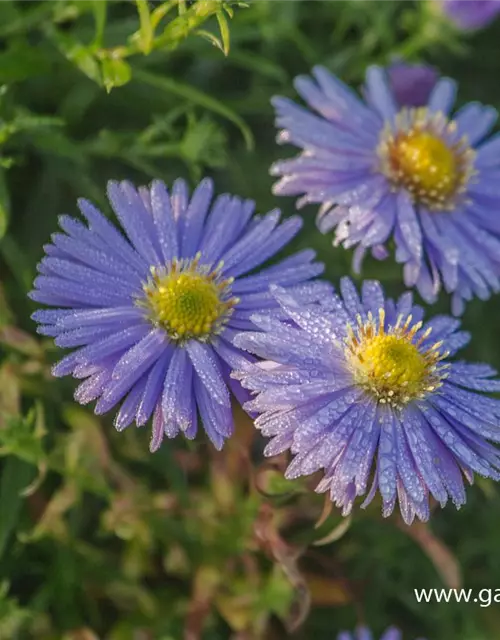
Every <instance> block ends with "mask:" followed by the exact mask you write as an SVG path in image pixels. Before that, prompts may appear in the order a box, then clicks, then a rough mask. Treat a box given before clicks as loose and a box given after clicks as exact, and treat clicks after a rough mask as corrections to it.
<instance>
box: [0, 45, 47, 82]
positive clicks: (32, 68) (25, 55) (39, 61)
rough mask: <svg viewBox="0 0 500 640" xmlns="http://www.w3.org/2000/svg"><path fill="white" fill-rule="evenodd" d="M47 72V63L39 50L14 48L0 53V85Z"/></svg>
mask: <svg viewBox="0 0 500 640" xmlns="http://www.w3.org/2000/svg"><path fill="white" fill-rule="evenodd" d="M49 70H50V64H49V61H48V60H47V58H46V57H45V56H44V55H43V53H42V52H41V51H40V50H35V49H29V48H28V47H15V48H11V49H9V50H8V51H4V52H3V53H0V84H10V83H12V82H19V81H20V80H25V79H26V78H31V77H33V76H42V75H45V74H47V73H48V71H49Z"/></svg>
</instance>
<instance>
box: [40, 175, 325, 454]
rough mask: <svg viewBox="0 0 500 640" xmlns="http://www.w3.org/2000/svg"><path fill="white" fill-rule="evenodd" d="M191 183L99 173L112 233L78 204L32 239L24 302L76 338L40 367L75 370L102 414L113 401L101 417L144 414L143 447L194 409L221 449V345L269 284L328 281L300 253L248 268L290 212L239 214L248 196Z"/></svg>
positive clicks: (121, 423) (267, 298)
mask: <svg viewBox="0 0 500 640" xmlns="http://www.w3.org/2000/svg"><path fill="white" fill-rule="evenodd" d="M212 193H213V185H212V182H211V181H210V180H203V181H202V182H201V183H200V184H199V186H198V187H197V188H196V190H195V191H194V192H193V194H192V196H191V198H189V192H188V189H187V186H186V184H185V182H183V181H182V180H178V181H176V182H175V183H174V185H173V188H172V190H171V193H170V194H169V192H168V191H167V189H166V187H165V185H164V184H163V183H162V182H159V181H155V182H153V183H152V185H151V187H150V188H145V187H142V188H140V189H139V190H138V191H137V190H136V189H135V188H134V187H133V185H131V184H130V183H128V182H122V183H116V182H110V183H109V185H108V197H109V200H110V202H111V205H112V207H113V209H114V212H115V213H116V216H117V218H118V220H119V222H120V224H121V226H122V228H123V230H124V232H125V235H126V237H125V236H124V235H122V233H120V231H118V230H117V229H116V227H115V226H113V225H112V224H111V223H110V222H109V221H108V220H107V219H106V218H105V217H104V216H103V215H102V214H101V213H100V212H99V211H98V210H97V209H96V208H95V207H94V206H93V205H92V204H91V203H90V202H88V201H86V200H80V201H79V207H80V210H81V212H82V214H83V216H84V218H85V219H86V221H87V224H88V226H85V225H84V224H82V222H80V221H79V220H76V219H74V218H71V217H69V216H66V215H64V216H61V217H60V218H59V224H60V227H61V229H62V230H63V233H55V234H53V236H52V243H51V244H49V245H46V246H45V253H46V256H45V257H44V258H43V260H42V261H41V262H40V264H39V267H38V270H39V272H40V274H41V275H39V276H38V277H37V278H36V280H35V283H34V291H33V292H32V293H31V294H30V295H31V298H32V299H33V300H36V301H38V302H41V303H44V304H47V305H50V306H52V307H56V308H55V309H51V310H39V311H37V312H36V313H35V314H34V315H33V319H34V320H36V321H37V322H38V323H40V326H39V327H38V331H39V333H41V334H44V335H49V336H54V337H55V342H56V344H57V345H58V346H60V347H71V348H74V347H77V349H76V350H75V351H73V352H72V353H71V354H70V355H67V356H66V357H65V358H63V359H62V360H61V361H60V362H59V363H58V364H56V365H55V366H54V368H53V374H54V375H55V376H64V375H67V374H73V376H74V377H76V378H82V379H85V380H84V382H82V383H81V384H80V386H79V387H78V388H77V390H76V392H75V399H76V400H77V401H78V402H80V403H82V404H85V403H88V402H91V401H93V400H97V404H96V407H95V412H96V413H97V414H103V413H105V412H107V411H109V410H110V409H112V408H113V407H115V406H116V405H117V404H118V403H120V402H122V404H121V407H120V409H119V411H118V413H117V414H116V418H115V426H116V428H117V429H118V430H122V429H124V428H125V427H126V426H128V425H129V424H131V423H132V422H133V421H135V423H136V424H137V426H141V425H144V424H145V423H146V422H147V421H148V420H149V418H150V417H151V416H153V422H152V424H153V435H152V441H151V450H156V449H157V448H158V447H159V446H160V444H161V442H162V439H163V436H164V435H166V436H168V437H169V438H172V437H174V436H176V435H177V434H178V433H183V434H184V435H185V436H186V437H187V438H194V436H195V434H196V431H197V424H198V415H199V416H200V418H201V422H202V423H203V426H204V429H205V431H206V433H207V434H208V436H209V438H210V440H211V441H212V442H213V444H214V445H215V446H216V447H217V448H221V447H222V445H223V442H224V439H225V438H227V437H228V436H229V435H230V434H231V432H232V430H233V420H232V415H231V404H230V393H229V389H231V390H232V391H233V393H234V394H235V395H236V396H237V397H238V398H240V399H244V397H245V396H244V394H243V393H242V389H241V387H240V386H239V385H238V384H234V382H235V381H234V380H231V379H230V377H229V371H230V369H231V368H232V367H235V366H242V364H244V363H245V362H246V358H245V357H244V356H243V354H242V353H241V352H240V351H239V350H238V349H237V348H235V347H234V346H232V344H231V339H232V337H233V335H234V334H235V332H236V331H241V330H247V329H249V328H251V327H252V326H253V325H252V324H251V322H250V319H249V318H250V316H251V315H252V313H254V312H255V311H257V310H264V309H269V310H270V311H272V310H273V309H274V310H276V309H277V304H276V302H275V300H274V298H273V297H272V296H271V295H270V293H269V284H270V283H278V284H280V285H282V286H285V287H287V288H288V289H289V290H290V291H294V292H295V294H296V295H297V296H298V298H299V299H300V300H302V301H303V302H304V303H306V302H308V301H311V300H314V299H317V297H318V296H322V295H324V293H325V291H327V290H329V285H327V284H326V283H319V282H318V283H313V282H310V280H311V278H314V277H315V276H317V275H318V274H319V273H321V272H322V270H323V266H322V265H321V264H318V263H315V262H313V259H314V252H313V251H307V250H306V251H302V252H300V253H297V254H295V255H292V256H291V257H288V258H286V259H284V260H282V261H281V262H280V263H278V264H276V265H274V266H270V267H266V268H264V269H262V270H261V271H259V272H258V273H254V269H255V268H256V267H259V268H260V267H261V266H262V265H263V263H265V262H266V261H267V260H268V259H269V258H272V257H273V256H274V255H275V254H276V253H277V252H278V251H279V250H281V249H282V248H283V247H284V246H285V245H286V244H287V243H288V242H289V241H290V240H291V239H292V238H293V237H294V236H295V235H296V233H297V232H298V230H299V229H300V227H301V221H300V219H299V218H298V217H292V218H289V219H288V220H286V221H285V222H283V223H281V224H280V223H279V219H280V212H279V211H278V210H274V211H271V212H270V213H268V214H266V215H265V216H263V217H257V216H253V211H254V203H253V202H252V201H250V200H244V201H243V200H241V199H240V198H237V197H234V196H230V195H222V196H220V197H218V198H217V199H216V200H215V202H214V203H213V204H212V205H211V201H212Z"/></svg>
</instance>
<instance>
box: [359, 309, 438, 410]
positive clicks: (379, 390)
mask: <svg viewBox="0 0 500 640" xmlns="http://www.w3.org/2000/svg"><path fill="white" fill-rule="evenodd" d="M411 319H412V318H411V316H409V317H408V318H407V319H406V321H405V322H404V324H403V318H402V317H399V318H398V321H397V323H396V324H395V325H394V326H393V327H389V328H388V330H387V331H386V330H385V329H384V321H385V312H384V310H383V309H380V311H379V322H378V324H377V322H376V321H375V319H374V318H373V316H372V315H371V314H369V316H368V321H367V322H366V323H363V322H362V320H361V318H358V326H357V328H356V329H353V328H352V327H349V334H348V338H347V339H346V347H347V348H346V357H347V362H348V365H349V368H350V369H351V371H352V373H353V376H354V380H355V383H356V384H358V385H360V386H362V387H363V388H364V389H366V391H368V392H369V393H370V394H372V395H373V396H374V397H375V398H376V399H377V401H378V402H380V403H382V404H383V403H388V404H391V405H393V406H402V405H404V404H406V403H408V402H410V401H411V400H415V399H418V398H423V397H425V396H426V395H427V394H428V393H430V392H432V391H435V390H436V389H438V388H439V387H440V386H441V384H442V380H443V378H444V377H445V373H444V370H445V366H443V365H439V361H440V360H442V359H443V358H444V357H446V355H447V354H446V353H440V352H439V347H440V346H441V343H439V342H438V343H436V344H434V345H433V346H432V347H430V348H428V349H422V347H421V345H422V343H423V342H424V340H426V338H427V337H428V336H429V334H430V330H427V331H426V332H424V333H423V335H422V336H420V337H419V338H418V340H416V341H414V340H415V336H416V334H417V333H418V332H419V330H420V329H421V327H422V323H421V322H418V323H416V324H414V325H413V326H412V325H411Z"/></svg>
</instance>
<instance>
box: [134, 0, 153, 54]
mask: <svg viewBox="0 0 500 640" xmlns="http://www.w3.org/2000/svg"><path fill="white" fill-rule="evenodd" d="M136 4H137V11H138V12H139V20H140V23H141V28H140V31H139V34H140V38H139V47H140V49H141V51H142V52H143V53H144V54H146V55H147V54H148V53H150V52H151V49H152V47H153V39H154V31H153V25H152V23H151V14H150V13H149V7H148V3H147V0H136Z"/></svg>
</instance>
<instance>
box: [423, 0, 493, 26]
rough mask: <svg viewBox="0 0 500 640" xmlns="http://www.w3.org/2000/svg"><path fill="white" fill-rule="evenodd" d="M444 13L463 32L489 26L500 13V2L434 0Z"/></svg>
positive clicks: (488, 0)
mask: <svg viewBox="0 0 500 640" xmlns="http://www.w3.org/2000/svg"><path fill="white" fill-rule="evenodd" d="M434 2H437V4H438V6H439V7H440V9H441V10H442V11H443V13H444V14H445V15H446V16H447V17H448V18H449V19H450V20H451V21H452V22H453V24H454V25H455V26H456V27H458V28H459V29H461V30H462V31H474V30H476V29H482V28H483V27H485V26H486V25H488V24H489V23H490V22H492V20H494V19H495V18H496V16H497V15H498V14H499V13H500V0H434Z"/></svg>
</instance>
